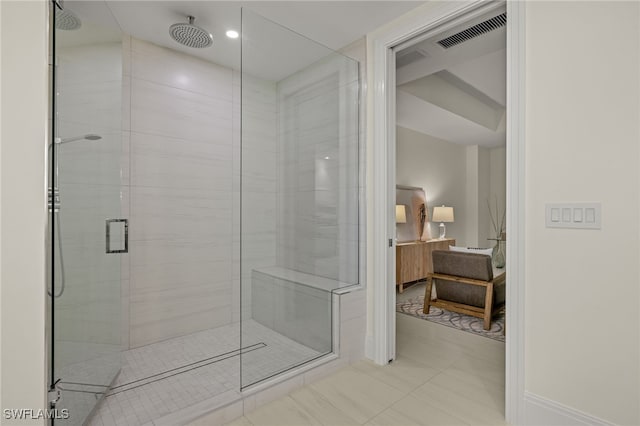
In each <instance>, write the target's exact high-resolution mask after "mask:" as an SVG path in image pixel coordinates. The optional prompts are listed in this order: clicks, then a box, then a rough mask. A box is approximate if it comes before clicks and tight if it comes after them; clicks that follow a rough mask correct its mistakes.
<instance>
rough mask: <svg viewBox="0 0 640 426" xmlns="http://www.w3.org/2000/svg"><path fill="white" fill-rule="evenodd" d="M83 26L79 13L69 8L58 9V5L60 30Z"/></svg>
mask: <svg viewBox="0 0 640 426" xmlns="http://www.w3.org/2000/svg"><path fill="white" fill-rule="evenodd" d="M81 26H82V21H81V20H80V18H78V15H76V14H75V13H73V12H72V11H70V10H69V9H58V8H57V7H56V28H57V29H59V30H65V31H70V30H77V29H78V28H80V27H81Z"/></svg>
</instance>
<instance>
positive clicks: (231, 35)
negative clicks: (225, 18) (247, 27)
mask: <svg viewBox="0 0 640 426" xmlns="http://www.w3.org/2000/svg"><path fill="white" fill-rule="evenodd" d="M239 35H240V34H238V32H237V31H233V30H229V31H227V37H229V38H238V36H239Z"/></svg>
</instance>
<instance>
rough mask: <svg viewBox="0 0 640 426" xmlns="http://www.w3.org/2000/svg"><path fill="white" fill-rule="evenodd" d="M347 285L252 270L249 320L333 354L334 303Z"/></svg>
mask: <svg viewBox="0 0 640 426" xmlns="http://www.w3.org/2000/svg"><path fill="white" fill-rule="evenodd" d="M348 286H349V284H347V283H343V282H340V281H337V280H332V279H330V278H325V277H319V276H315V275H311V274H307V273H304V272H299V271H294V270H292V269H287V268H282V267H279V266H270V267H262V268H256V269H253V271H252V274H251V296H250V297H251V317H252V318H253V319H254V320H255V321H257V322H259V323H260V324H262V325H264V326H266V327H268V328H270V329H272V330H274V331H276V332H278V333H280V334H282V335H283V336H286V337H288V338H289V339H292V340H294V341H296V342H298V343H301V344H303V345H305V346H307V347H309V348H312V349H314V350H316V351H318V352H319V353H329V352H331V351H332V350H333V345H332V339H333V315H334V309H333V308H334V303H337V301H338V299H339V298H338V297H337V296H336V295H339V294H341V293H344V292H348V290H346V291H344V290H343V289H344V288H346V287H348Z"/></svg>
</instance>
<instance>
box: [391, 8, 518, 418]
mask: <svg viewBox="0 0 640 426" xmlns="http://www.w3.org/2000/svg"><path fill="white" fill-rule="evenodd" d="M506 23H507V17H506V8H505V7H504V6H503V7H501V8H497V9H493V10H490V11H487V12H486V13H483V14H480V15H479V16H475V17H473V18H471V19H468V20H465V21H464V22H461V23H460V24H458V25H455V26H453V27H452V28H449V29H447V30H444V31H441V32H438V33H437V34H433V35H430V36H427V37H423V36H418V37H417V38H414V39H412V40H409V41H407V42H406V43H404V44H402V45H401V46H399V47H398V48H395V49H393V52H394V54H395V71H396V72H395V77H396V78H395V84H396V91H395V107H396V108H395V111H396V117H395V132H396V133H395V163H396V170H395V187H396V191H395V195H396V197H395V206H394V208H395V213H396V220H395V221H396V235H397V242H396V248H395V255H396V262H395V264H394V265H393V266H395V278H396V280H395V284H396V289H397V291H396V292H395V293H394V296H395V302H394V303H393V305H394V306H395V311H396V329H395V337H396V360H398V361H403V362H407V363H416V365H422V366H424V368H425V369H429V368H430V369H431V371H432V372H433V375H432V376H430V377H428V376H425V377H424V378H423V380H426V381H425V383H424V384H422V385H421V386H420V387H419V388H417V390H416V392H418V393H427V394H429V395H430V397H433V398H435V399H436V401H437V399H438V398H440V397H442V398H448V396H445V395H443V394H446V389H454V388H468V389H470V390H471V391H470V392H469V393H466V394H465V395H461V396H459V397H458V398H457V399H456V401H457V403H459V404H462V405H464V406H473V404H481V405H482V406H483V407H484V409H485V410H484V412H483V413H482V414H480V413H476V412H474V413H471V412H470V413H464V412H463V411H464V410H458V409H456V410H455V412H456V413H457V414H458V415H460V416H463V417H464V416H469V417H465V418H463V419H462V420H465V421H469V422H474V421H477V420H478V417H476V416H487V417H486V418H485V420H486V421H489V422H501V421H504V401H505V399H504V394H505V387H504V385H505V383H504V379H505V376H504V372H505V344H504V341H505V335H504V305H505V286H506V280H505V275H506V274H505V256H504V245H505V243H506V231H507V230H506V224H505V218H506ZM436 274H439V275H436ZM438 276H440V277H442V278H436V277H438ZM445 277H446V278H445ZM487 301H489V302H487ZM431 394H433V395H431ZM453 404H454V405H455V404H456V403H453ZM443 409H445V411H446V408H444V407H443ZM451 414H454V413H451Z"/></svg>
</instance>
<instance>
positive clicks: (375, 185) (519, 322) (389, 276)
mask: <svg viewBox="0 0 640 426" xmlns="http://www.w3.org/2000/svg"><path fill="white" fill-rule="evenodd" d="M504 5H505V2H503V1H484V0H466V1H459V2H430V3H427V4H425V5H424V6H421V7H419V8H417V9H415V10H414V11H412V12H410V13H408V14H406V15H405V16H403V17H401V18H399V19H397V20H395V21H393V22H391V23H389V24H388V25H386V26H384V27H383V28H381V29H379V30H377V31H375V32H373V33H370V34H368V35H367V69H368V70H369V72H368V77H367V86H368V87H369V90H370V92H369V93H370V95H369V97H368V102H367V104H368V105H367V123H368V125H367V135H368V137H367V139H368V140H367V151H368V152H370V154H368V156H369V161H370V166H369V168H368V169H369V179H368V185H369V189H368V191H367V192H368V195H369V198H370V201H369V203H370V204H369V207H370V212H369V217H368V224H369V225H368V228H369V229H368V241H370V242H371V243H370V244H369V246H368V253H367V258H368V260H369V262H368V264H369V265H370V266H369V267H368V271H367V273H368V276H369V277H370V278H369V280H368V281H369V292H370V297H371V298H370V299H369V300H371V303H370V307H369V313H370V318H371V321H370V323H369V325H370V335H369V336H368V339H367V344H366V348H365V350H366V354H367V357H368V358H370V359H372V360H374V361H375V362H376V363H377V364H380V365H384V364H387V363H388V362H389V361H390V360H393V359H394V358H395V337H396V336H395V286H392V285H389V283H393V282H394V280H395V247H394V246H395V244H394V243H393V241H394V236H395V220H394V218H395V216H394V212H393V211H392V210H393V209H394V206H395V168H396V167H395V161H396V158H395V157H396V140H395V125H396V124H395V119H396V117H395V79H396V76H395V72H396V70H395V54H394V52H393V49H394V47H397V46H399V45H401V44H403V43H405V42H407V41H408V40H410V39H412V38H414V37H420V36H427V35H428V34H430V33H431V34H436V33H439V32H441V31H444V30H446V29H447V28H450V27H453V26H454V25H456V24H458V23H460V22H464V21H466V20H468V19H470V18H473V17H474V16H477V15H479V14H481V13H485V12H487V11H489V10H492V9H493V8H498V7H501V6H504ZM506 7H507V15H508V17H509V18H508V21H507V229H508V232H509V242H508V244H507V258H508V259H509V261H508V263H507V266H506V272H507V276H508V277H509V285H508V286H507V294H506V304H507V309H506V323H508V325H509V326H508V327H506V345H505V349H506V363H505V370H506V371H505V372H506V382H505V388H506V392H505V417H506V420H507V422H509V423H511V424H521V423H523V420H524V314H525V313H524V283H525V281H524V272H525V257H524V254H525V244H524V238H525V193H524V190H525V53H526V52H525V7H526V5H525V3H524V2H518V1H507V2H506Z"/></svg>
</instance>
